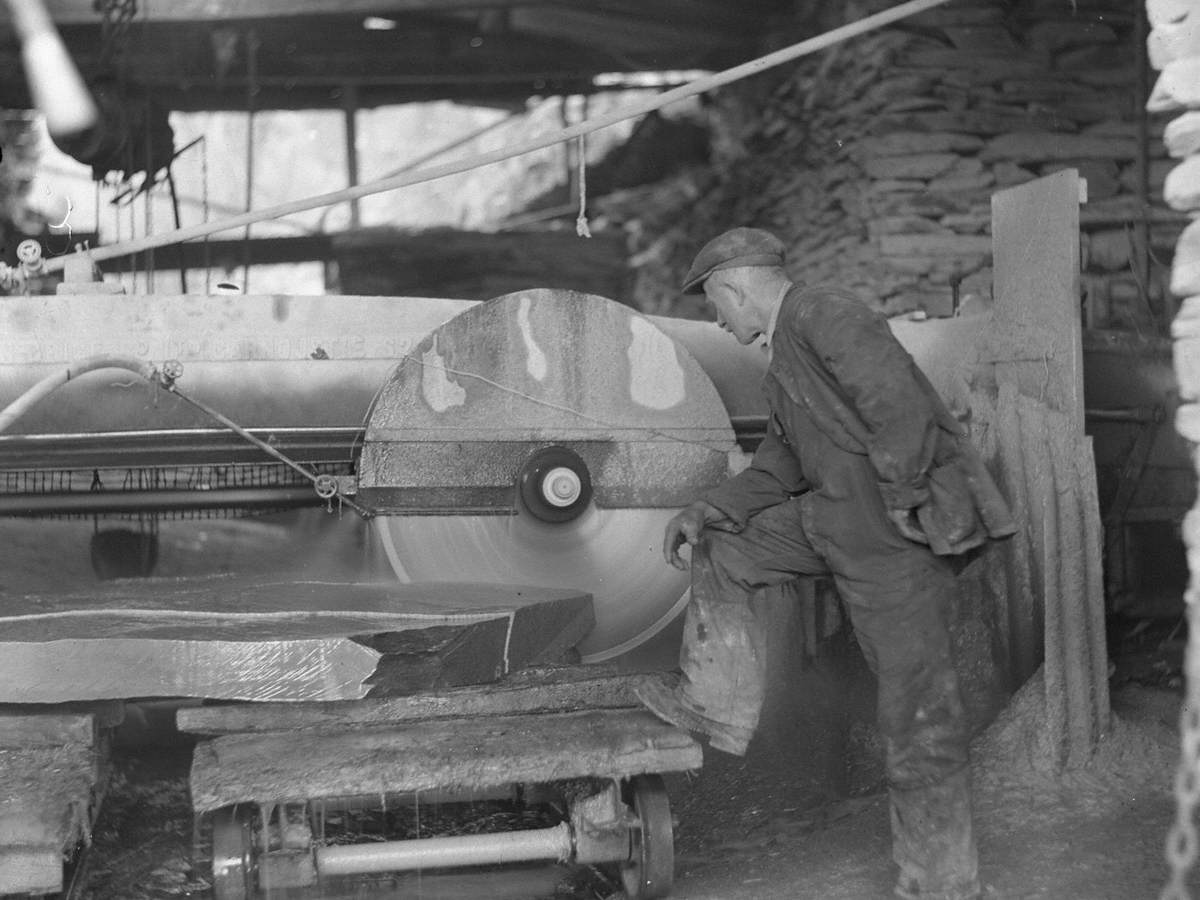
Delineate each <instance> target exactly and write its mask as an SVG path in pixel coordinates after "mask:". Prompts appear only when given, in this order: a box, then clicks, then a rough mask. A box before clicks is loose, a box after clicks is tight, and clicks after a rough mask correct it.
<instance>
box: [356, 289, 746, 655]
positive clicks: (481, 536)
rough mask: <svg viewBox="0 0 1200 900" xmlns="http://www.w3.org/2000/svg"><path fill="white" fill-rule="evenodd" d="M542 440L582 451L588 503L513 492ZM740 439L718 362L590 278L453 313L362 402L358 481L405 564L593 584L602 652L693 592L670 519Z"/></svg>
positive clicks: (458, 576)
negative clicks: (703, 357) (539, 499)
mask: <svg viewBox="0 0 1200 900" xmlns="http://www.w3.org/2000/svg"><path fill="white" fill-rule="evenodd" d="M732 346H733V344H732V342H731V347H732ZM548 446H559V447H563V448H566V449H568V450H570V451H571V452H573V453H578V455H579V457H580V459H582V460H583V461H584V463H585V464H586V465H587V466H588V473H589V475H590V483H591V487H592V490H593V495H592V501H591V503H590V504H589V505H588V506H586V507H585V508H584V509H583V512H582V513H581V514H580V515H579V516H578V518H574V519H570V520H569V521H559V522H550V521H545V518H546V517H545V516H543V517H541V518H539V517H538V516H537V515H535V514H534V512H533V511H531V509H530V507H528V506H527V505H525V506H523V505H522V504H521V503H520V502H516V503H514V502H513V500H514V499H515V498H516V495H517V494H518V493H519V492H518V491H517V489H516V485H517V483H518V480H519V478H520V476H521V472H522V470H523V468H524V467H525V466H526V464H527V463H528V462H529V460H530V457H531V454H536V453H538V452H540V450H543V449H545V448H546V447H548ZM736 446H737V445H736V442H735V440H734V435H733V430H732V427H731V424H730V420H729V414H728V413H727V411H726V409H725V405H724V403H723V402H722V400H721V396H720V394H719V393H718V392H717V390H716V388H715V387H714V385H713V383H712V380H711V379H710V378H709V376H708V374H707V373H706V372H705V370H704V369H703V368H701V366H700V365H699V363H698V361H697V360H696V359H695V358H694V357H693V356H692V355H691V353H690V352H689V351H688V350H687V349H686V348H685V347H684V345H683V344H681V343H679V342H678V341H676V340H675V339H673V338H672V337H671V336H670V335H668V334H667V333H666V332H665V331H663V330H662V329H660V328H658V327H657V326H656V325H655V324H654V323H653V322H651V321H650V320H649V319H647V318H645V317H644V316H642V315H640V314H639V313H637V312H636V311H635V310H632V309H630V308H629V307H627V306H622V305H620V304H617V303H614V302H613V301H611V300H606V299H604V298H602V297H596V296H593V295H587V294H579V293H576V292H572V291H557V290H548V289H539V290H531V291H521V292H518V293H515V294H507V295H505V296H503V297H497V298H495V299H493V300H490V301H488V302H487V303H483V304H480V305H479V306H477V307H474V308H472V309H470V310H468V311H466V312H464V313H462V314H460V315H459V316H457V317H455V318H454V319H451V320H449V321H447V322H445V323H443V324H442V325H440V326H439V327H438V328H436V329H435V330H434V331H432V332H430V333H429V334H428V335H427V336H426V337H425V338H424V339H423V340H422V341H420V342H419V344H418V345H417V346H416V347H414V349H413V351H412V352H411V353H409V354H408V355H407V356H406V357H405V358H404V359H403V360H401V361H400V363H399V364H398V365H397V367H396V369H395V370H394V372H393V373H392V376H391V378H390V379H389V381H388V382H387V383H386V384H385V385H384V386H383V388H382V389H381V390H380V393H379V395H378V396H377V398H376V401H375V403H374V404H373V406H372V410H371V413H370V415H369V417H368V422H367V430H366V438H365V442H364V449H363V453H362V456H361V460H360V470H359V488H360V491H363V492H365V493H364V495H363V496H364V497H366V496H367V495H371V496H373V497H376V498H378V499H377V500H376V501H375V508H376V509H377V510H378V511H379V513H380V514H379V515H378V516H377V518H376V519H375V523H376V525H375V528H376V531H377V533H378V534H379V536H380V539H381V541H382V543H383V547H384V549H385V551H386V553H387V556H388V559H389V560H390V562H391V564H392V568H393V569H394V570H395V572H396V575H397V576H398V577H399V578H400V579H402V580H405V581H414V582H418V581H460V582H462V581H475V582H482V583H500V584H509V585H531V586H537V587H554V588H568V589H575V590H584V591H588V592H589V593H591V594H592V597H593V601H594V608H595V618H596V625H595V628H594V629H593V631H592V633H591V634H590V635H589V636H588V637H587V638H586V639H585V640H584V641H583V642H582V644H581V645H580V650H581V652H582V654H583V655H584V658H585V660H587V661H600V660H604V659H609V658H612V657H615V656H619V655H621V654H622V653H624V652H626V651H628V650H632V649H633V648H635V647H636V646H638V645H639V644H640V643H643V642H644V641H646V640H648V639H650V638H651V637H653V636H654V635H655V634H657V633H658V632H659V631H660V630H662V629H663V628H664V627H665V626H666V625H667V624H669V623H670V622H671V620H672V619H674V618H675V617H676V616H677V615H678V613H679V612H680V611H681V610H682V609H683V607H684V605H685V604H686V598H687V591H688V583H689V578H688V574H687V573H686V572H680V571H678V570H676V569H674V568H672V567H671V566H669V565H668V564H667V563H666V561H665V560H664V559H663V557H662V539H663V531H664V528H665V526H666V523H667V522H668V520H669V519H670V518H671V517H672V516H673V515H674V514H675V512H676V511H677V510H678V508H679V507H681V506H683V505H684V504H686V503H688V502H690V501H691V500H692V499H694V498H695V497H696V496H697V495H699V494H700V493H701V492H702V491H703V490H704V489H706V488H707V487H708V486H710V485H712V484H715V483H716V482H717V481H719V480H720V479H721V478H723V477H724V476H725V475H726V474H727V471H728V462H729V453H730V452H732V451H733V450H734V449H736ZM410 498H411V499H410ZM496 498H502V500H503V502H498V501H497V499H496ZM459 500H461V502H462V506H461V507H459V508H458V509H453V508H446V506H445V505H437V502H440V503H442V504H448V503H450V504H452V503H453V502H455V501H459ZM435 501H437V502H435ZM472 502H473V503H474V504H475V505H471V504H472ZM406 504H409V505H406ZM422 504H427V505H425V506H422ZM489 504H491V505H489ZM485 509H491V510H494V514H487V513H485V512H484V510H485ZM514 509H515V512H514ZM410 510H411V512H410Z"/></svg>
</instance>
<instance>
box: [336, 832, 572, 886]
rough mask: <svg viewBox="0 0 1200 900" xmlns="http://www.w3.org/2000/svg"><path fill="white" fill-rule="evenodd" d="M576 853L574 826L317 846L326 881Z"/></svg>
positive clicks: (561, 858)
mask: <svg viewBox="0 0 1200 900" xmlns="http://www.w3.org/2000/svg"><path fill="white" fill-rule="evenodd" d="M572 853H573V848H572V842H571V827H570V826H569V825H568V824H567V823H566V822H562V823H560V824H558V825H555V826H554V827H553V828H538V829H530V830H526V831H508V832H501V833H498V834H466V835H459V836H457V837H436V838H420V839H418V840H413V841H387V842H385V843H381V844H349V845H345V846H336V847H318V848H317V850H316V857H317V872H318V873H320V876H321V877H322V878H331V877H334V876H338V875H370V874H376V873H381V872H406V871H412V870H415V869H443V868H451V867H454V866H485V865H493V864H496V863H517V862H536V861H540V860H556V861H558V862H566V861H567V860H569V859H570V858H571V855H572Z"/></svg>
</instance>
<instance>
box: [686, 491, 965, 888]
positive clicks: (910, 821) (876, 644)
mask: <svg viewBox="0 0 1200 900" xmlns="http://www.w3.org/2000/svg"><path fill="white" fill-rule="evenodd" d="M831 493H832V494H834V495H833V496H831ZM854 495H857V496H854ZM872 499H873V498H871V495H870V492H867V491H862V492H860V491H857V490H851V491H850V492H849V493H846V492H844V491H839V492H828V491H827V492H810V493H806V494H803V495H801V496H800V497H797V498H794V499H791V500H788V501H786V502H784V503H782V504H780V505H778V506H774V507H771V508H769V509H766V510H764V511H762V512H760V513H758V514H757V515H755V516H753V517H751V519H750V520H749V522H748V523H747V524H746V526H745V528H744V529H742V530H741V531H739V532H732V531H722V530H718V529H714V528H708V529H706V530H705V531H704V532H703V534H702V537H701V541H700V543H699V544H698V545H697V546H696V547H695V548H694V549H693V554H692V599H691V603H690V605H689V606H688V609H687V616H686V620H685V625H684V639H683V649H682V652H681V656H680V664H681V668H682V670H683V675H684V678H683V680H682V682H681V686H680V692H681V697H680V699H681V700H682V701H683V702H684V703H686V704H687V705H689V706H691V707H693V708H694V709H695V710H696V711H697V712H699V713H701V714H703V715H704V716H707V717H708V718H710V719H713V720H716V721H718V722H722V723H726V724H729V725H735V726H739V727H742V728H748V729H751V730H752V729H754V728H755V726H756V725H757V724H758V717H759V712H760V709H761V707H762V702H763V697H764V693H765V683H764V681H765V674H766V660H765V658H764V650H765V647H766V645H767V640H766V638H767V635H766V627H767V622H766V618H765V616H764V615H763V614H762V611H761V609H760V607H761V604H762V602H763V596H762V593H761V591H760V590H759V589H760V588H764V587H768V586H773V585H780V584H783V583H785V582H787V581H790V580H791V579H793V578H795V577H796V576H797V575H830V576H832V578H833V580H834V583H835V585H836V587H837V590H838V593H839V595H840V596H841V598H842V600H843V602H844V603H845V606H846V609H847V611H848V613H849V616H850V620H851V623H852V625H853V627H854V630H855V634H856V636H857V639H858V643H859V645H860V646H861V647H862V650H863V653H864V655H865V657H866V661H867V663H868V665H869V666H870V668H871V670H872V671H873V672H874V673H875V675H876V676H877V678H878V682H879V703H878V725H879V730H880V733H881V735H882V737H883V739H884V743H885V747H886V757H887V758H886V768H887V777H888V783H889V788H890V796H891V803H892V830H893V854H894V856H895V859H896V862H897V863H898V864H899V866H900V881H899V884H898V890H899V889H900V888H901V887H902V886H904V885H910V886H912V887H913V888H915V889H916V890H915V892H914V893H913V896H918V897H929V898H944V900H958V898H966V897H973V896H975V892H976V891H977V890H978V883H977V880H976V852H975V843H974V838H973V832H972V824H971V810H970V799H969V788H968V779H967V742H968V731H967V724H966V721H965V715H964V710H963V705H962V701H961V698H960V695H959V689H958V681H957V677H956V675H955V672H954V668H953V664H952V660H951V651H950V636H949V627H948V620H949V612H950V604H951V603H952V602H953V598H954V574H953V571H952V568H951V565H950V564H949V562H948V561H947V560H945V559H943V558H941V557H938V556H935V555H934V554H933V553H931V552H930V551H929V550H928V549H927V548H926V547H924V546H922V545H920V544H916V543H913V542H912V541H909V540H907V539H906V538H904V537H902V536H901V535H900V534H899V532H898V531H896V529H895V528H894V526H893V525H892V524H891V522H890V521H889V520H888V519H887V517H886V515H885V514H884V512H883V509H882V505H881V501H879V500H878V499H877V495H876V498H874V502H871V501H872Z"/></svg>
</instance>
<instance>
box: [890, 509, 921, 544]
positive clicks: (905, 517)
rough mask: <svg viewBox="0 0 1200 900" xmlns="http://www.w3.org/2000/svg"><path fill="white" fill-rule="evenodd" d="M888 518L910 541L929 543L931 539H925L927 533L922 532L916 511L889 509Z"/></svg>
mask: <svg viewBox="0 0 1200 900" xmlns="http://www.w3.org/2000/svg"><path fill="white" fill-rule="evenodd" d="M888 518H889V519H891V520H892V524H893V525H895V526H896V530H897V531H899V532H900V533H901V534H902V535H904V536H905V537H906V538H908V539H909V540H910V541H916V542H917V543H918V544H928V543H929V538H927V537H925V532H924V531H922V530H921V525H920V523H918V522H917V511H916V510H915V509H889V510H888Z"/></svg>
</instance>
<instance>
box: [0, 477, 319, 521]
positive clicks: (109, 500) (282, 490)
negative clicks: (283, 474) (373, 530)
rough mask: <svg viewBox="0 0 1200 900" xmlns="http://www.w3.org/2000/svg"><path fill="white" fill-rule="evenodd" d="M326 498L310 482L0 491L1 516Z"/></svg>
mask: <svg viewBox="0 0 1200 900" xmlns="http://www.w3.org/2000/svg"><path fill="white" fill-rule="evenodd" d="M325 502H326V501H324V500H322V499H321V498H320V497H319V496H317V493H316V491H314V490H313V489H312V488H311V487H308V486H307V485H305V486H302V487H273V488H220V489H218V490H215V491H197V490H180V491H172V490H162V491H58V492H55V493H47V494H32V493H21V494H2V493H0V516H69V515H76V514H80V513H87V514H88V515H100V514H103V513H165V512H186V511H189V510H199V509H284V508H287V509H292V508H295V507H301V506H316V505H318V504H324V503H325Z"/></svg>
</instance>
